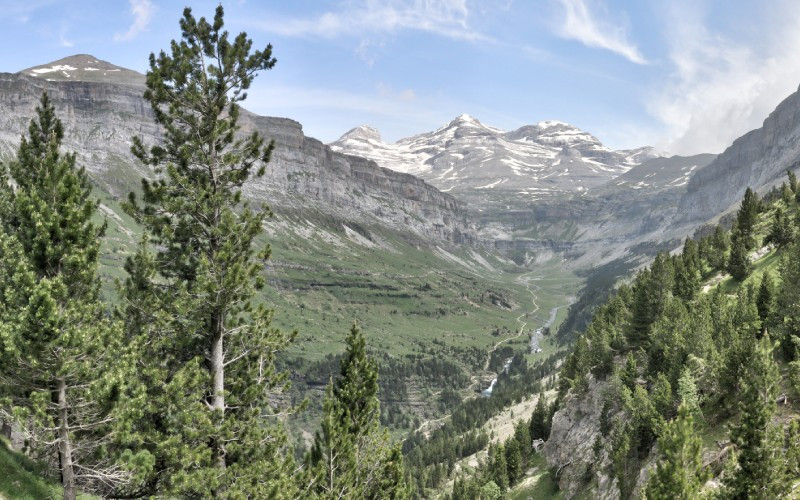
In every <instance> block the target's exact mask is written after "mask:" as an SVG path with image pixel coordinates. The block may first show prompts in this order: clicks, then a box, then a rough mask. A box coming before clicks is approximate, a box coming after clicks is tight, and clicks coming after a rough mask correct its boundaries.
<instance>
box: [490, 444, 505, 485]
mask: <svg viewBox="0 0 800 500" xmlns="http://www.w3.org/2000/svg"><path fill="white" fill-rule="evenodd" d="M489 476H490V479H491V480H492V481H494V482H495V484H497V486H499V487H500V490H501V491H506V490H507V489H508V466H507V464H506V454H505V449H504V448H503V445H502V444H498V445H496V446H493V447H491V448H490V449H489Z"/></svg>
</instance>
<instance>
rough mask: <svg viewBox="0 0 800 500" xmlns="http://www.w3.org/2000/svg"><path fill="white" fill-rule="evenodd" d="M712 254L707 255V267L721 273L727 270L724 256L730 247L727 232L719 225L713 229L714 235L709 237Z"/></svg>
mask: <svg viewBox="0 0 800 500" xmlns="http://www.w3.org/2000/svg"><path fill="white" fill-rule="evenodd" d="M711 242H712V244H711V248H712V252H711V254H710V255H708V263H709V265H710V266H711V267H712V268H714V269H716V270H718V271H723V270H725V269H727V265H728V263H727V259H726V255H727V254H728V250H729V249H730V246H731V241H730V236H729V235H728V232H727V231H726V230H725V228H723V227H722V226H720V225H717V227H715V228H714V235H713V236H712V237H711Z"/></svg>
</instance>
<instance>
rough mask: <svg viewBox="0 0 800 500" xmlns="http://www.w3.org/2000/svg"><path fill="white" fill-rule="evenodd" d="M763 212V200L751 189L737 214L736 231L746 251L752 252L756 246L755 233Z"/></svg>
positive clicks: (745, 195)
mask: <svg viewBox="0 0 800 500" xmlns="http://www.w3.org/2000/svg"><path fill="white" fill-rule="evenodd" d="M760 211H761V200H759V199H758V195H756V194H755V193H754V192H753V190H752V189H750V188H749V187H748V188H747V190H746V191H745V193H744V198H743V199H742V205H741V206H740V207H739V211H738V212H737V214H736V229H738V230H739V234H740V235H741V238H742V240H741V241H742V243H743V244H744V247H745V249H746V250H748V251H749V250H752V249H753V247H754V246H755V237H754V234H753V231H754V229H755V225H756V221H757V220H758V214H759V212H760Z"/></svg>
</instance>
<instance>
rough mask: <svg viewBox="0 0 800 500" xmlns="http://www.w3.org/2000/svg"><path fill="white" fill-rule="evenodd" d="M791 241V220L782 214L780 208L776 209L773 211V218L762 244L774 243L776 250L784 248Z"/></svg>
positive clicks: (792, 235) (792, 229)
mask: <svg viewBox="0 0 800 500" xmlns="http://www.w3.org/2000/svg"><path fill="white" fill-rule="evenodd" d="M792 241H794V224H793V223H792V219H791V217H789V216H788V215H786V214H785V213H784V211H783V209H782V208H781V207H777V208H776V209H775V218H774V219H773V220H772V226H771V227H770V230H769V234H768V235H767V237H766V239H765V240H764V243H774V244H775V246H776V247H778V248H785V247H786V246H787V245H788V244H789V243H791V242H792Z"/></svg>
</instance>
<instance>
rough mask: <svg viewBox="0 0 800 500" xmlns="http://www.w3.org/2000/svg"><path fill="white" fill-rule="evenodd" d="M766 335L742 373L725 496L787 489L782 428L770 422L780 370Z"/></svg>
mask: <svg viewBox="0 0 800 500" xmlns="http://www.w3.org/2000/svg"><path fill="white" fill-rule="evenodd" d="M773 348H774V347H773V345H772V340H771V339H770V338H769V335H764V337H763V338H762V339H761V340H760V341H759V343H758V345H757V347H756V349H755V352H753V353H752V355H751V356H750V359H749V362H748V363H747V364H746V366H745V367H744V373H743V374H742V382H741V386H742V390H741V401H740V403H739V406H740V415H741V416H740V419H739V422H738V423H737V424H736V426H735V427H733V429H732V430H731V441H732V442H733V444H734V445H735V447H736V467H735V468H734V469H733V471H731V472H733V473H732V474H726V475H725V476H724V478H723V479H724V487H725V488H724V490H723V491H724V495H725V498H732V499H753V498H757V499H765V500H766V499H772V498H780V497H781V496H783V494H784V493H785V492H786V488H787V484H788V483H787V482H786V481H785V477H784V473H785V459H784V456H783V449H782V446H781V445H782V437H783V436H782V432H781V431H780V429H779V428H777V427H776V426H774V425H773V424H772V416H773V415H774V414H775V411H776V403H775V400H776V398H777V396H778V388H779V382H780V373H779V371H778V366H777V364H776V363H775V361H774V360H773V358H772V351H773Z"/></svg>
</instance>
